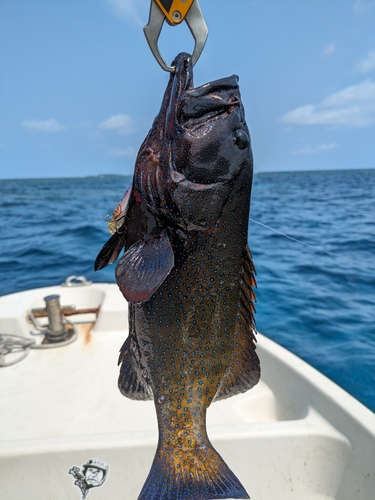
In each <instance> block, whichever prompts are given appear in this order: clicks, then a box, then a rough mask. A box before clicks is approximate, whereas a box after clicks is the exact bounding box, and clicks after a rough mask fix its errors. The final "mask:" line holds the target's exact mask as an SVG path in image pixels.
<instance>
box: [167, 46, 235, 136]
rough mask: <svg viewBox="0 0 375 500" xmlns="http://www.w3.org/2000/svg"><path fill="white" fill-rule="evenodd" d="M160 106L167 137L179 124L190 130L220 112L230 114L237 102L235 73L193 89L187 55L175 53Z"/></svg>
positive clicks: (189, 61)
mask: <svg viewBox="0 0 375 500" xmlns="http://www.w3.org/2000/svg"><path fill="white" fill-rule="evenodd" d="M172 64H173V66H174V67H175V72H174V73H173V74H172V75H171V77H170V81H169V84H168V87H167V90H166V93H165V97H164V102H163V105H162V108H164V109H165V127H164V130H165V133H166V135H167V136H168V137H171V136H172V134H173V133H174V131H175V127H178V126H179V125H180V126H181V125H182V126H184V127H186V128H191V129H194V128H195V127H196V126H198V127H199V125H200V124H202V123H207V122H209V121H210V120H212V119H215V118H217V117H218V116H220V115H222V114H226V115H228V114H230V113H231V112H232V111H233V109H234V108H235V107H236V106H239V105H240V92H239V86H238V76H236V75H232V76H230V77H227V78H221V79H219V80H216V81H213V82H210V83H206V84H204V85H201V86H200V87H197V88H194V83H193V67H192V62H191V56H190V55H189V54H187V53H184V52H183V53H181V54H179V55H178V56H177V57H176V59H175V60H174V61H173V63H172Z"/></svg>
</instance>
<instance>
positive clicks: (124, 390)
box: [118, 304, 153, 401]
mask: <svg viewBox="0 0 375 500" xmlns="http://www.w3.org/2000/svg"><path fill="white" fill-rule="evenodd" d="M135 307H136V306H135V305H134V304H129V337H128V338H127V339H126V341H125V343H124V345H123V346H122V348H121V351H120V357H119V361H118V364H120V363H121V368H120V375H119V378H118V387H119V389H120V392H121V394H123V395H124V396H126V397H127V398H130V399H138V400H143V401H145V400H147V399H153V393H152V389H151V385H150V383H149V382H148V377H147V370H146V368H145V367H144V366H143V363H142V357H141V351H140V348H139V345H138V341H137V335H136V330H135V324H134V308H135Z"/></svg>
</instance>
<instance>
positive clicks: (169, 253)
mask: <svg viewBox="0 0 375 500" xmlns="http://www.w3.org/2000/svg"><path fill="white" fill-rule="evenodd" d="M173 265H174V253H173V249H172V245H171V243H170V241H169V238H168V236H167V234H166V232H165V231H163V232H162V233H161V234H160V235H159V236H157V237H155V238H151V239H150V240H148V241H142V240H139V241H138V242H137V243H134V245H132V246H131V247H130V248H129V250H127V251H126V252H125V254H124V255H123V256H122V257H121V259H120V261H119V263H118V264H117V267H116V272H115V274H116V281H117V284H118V287H119V288H120V290H121V292H122V294H123V295H124V297H125V298H126V300H128V301H129V302H133V303H135V304H137V303H140V302H144V301H146V300H148V299H149V298H150V297H151V295H152V294H153V293H154V292H156V290H157V289H158V288H159V286H160V285H161V284H162V283H163V281H164V280H165V278H166V277H167V276H168V274H169V273H170V271H171V269H172V267H173Z"/></svg>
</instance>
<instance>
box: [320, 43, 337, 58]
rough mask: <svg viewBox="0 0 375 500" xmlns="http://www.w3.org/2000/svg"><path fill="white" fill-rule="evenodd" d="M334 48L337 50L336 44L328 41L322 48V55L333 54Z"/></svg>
mask: <svg viewBox="0 0 375 500" xmlns="http://www.w3.org/2000/svg"><path fill="white" fill-rule="evenodd" d="M336 50H337V47H336V45H335V44H334V43H329V44H328V45H326V46H325V47H324V49H323V56H325V57H329V56H331V55H332V54H334V53H335V52H336Z"/></svg>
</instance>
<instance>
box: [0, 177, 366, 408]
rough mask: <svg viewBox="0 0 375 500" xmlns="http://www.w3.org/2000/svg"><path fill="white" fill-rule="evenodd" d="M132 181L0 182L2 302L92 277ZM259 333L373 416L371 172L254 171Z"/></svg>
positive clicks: (101, 275) (107, 277)
mask: <svg viewBox="0 0 375 500" xmlns="http://www.w3.org/2000/svg"><path fill="white" fill-rule="evenodd" d="M130 182H131V177H122V176H99V177H87V178H79V179H77V178H74V179H28V180H1V181H0V207H1V208H0V210H1V217H0V235H1V237H0V276H1V280H0V295H4V294H8V293H12V292H17V291H19V290H26V289H28V288H34V287H41V286H48V285H55V284H60V283H61V282H63V281H64V280H65V278H66V277H67V276H69V275H72V274H76V275H85V276H86V277H87V278H88V279H90V280H92V281H96V282H100V281H102V282H103V281H104V282H105V281H107V282H114V266H109V267H108V268H106V269H104V270H102V271H100V272H98V273H95V272H94V270H93V262H94V260H95V257H96V255H97V253H98V252H99V250H100V248H101V247H102V245H103V244H104V243H105V241H106V240H107V239H108V237H109V234H108V232H107V223H106V222H105V220H104V217H105V215H106V214H109V213H111V212H113V210H114V208H115V207H116V205H117V203H118V201H119V200H120V199H121V197H122V195H123V193H124V191H125V189H126V188H127V186H128V185H129V184H130ZM251 219H252V220H251V221H250V223H249V243H250V247H251V250H252V253H253V257H254V262H255V265H256V268H257V281H258V289H257V304H256V306H257V316H256V318H257V328H258V330H259V331H260V332H262V333H264V334H265V335H267V336H269V337H270V338H272V339H274V340H275V341H277V342H278V343H280V344H281V345H283V346H285V347H286V348H288V349H290V350H291V351H292V352H294V353H296V354H297V355H299V356H300V357H302V358H303V359H305V360H306V361H308V362H309V363H310V364H312V365H313V366H315V367H316V368H317V369H318V370H320V371H321V372H323V373H324V374H325V375H327V376H328V377H329V378H331V379H332V380H334V381H335V382H336V383H338V384H339V385H340V386H342V387H343V388H344V389H346V390H347V391H348V392H349V393H351V394H353V395H354V396H355V397H356V398H357V399H359V400H360V401H361V402H362V403H364V404H365V405H366V406H368V407H369V408H370V409H371V410H373V411H375V170H362V171H325V172H323V171H322V172H320V171H315V172H293V173H286V172H284V173H258V174H257V175H255V177H254V186H253V195H252V202H251Z"/></svg>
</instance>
